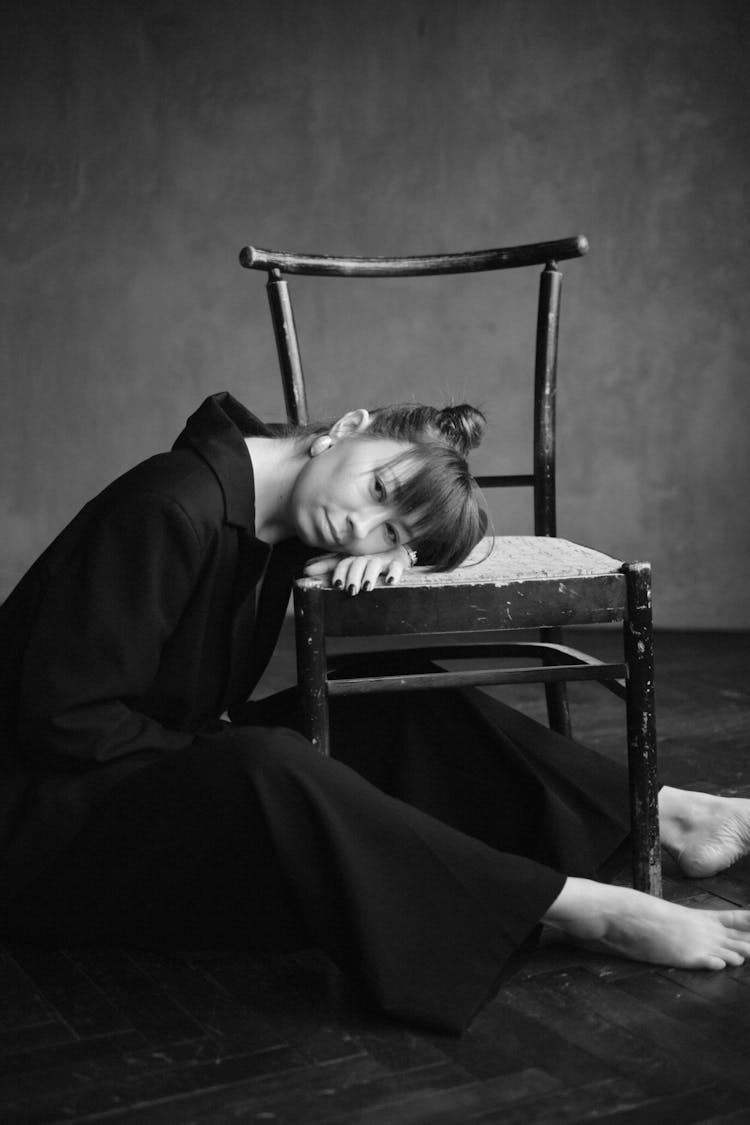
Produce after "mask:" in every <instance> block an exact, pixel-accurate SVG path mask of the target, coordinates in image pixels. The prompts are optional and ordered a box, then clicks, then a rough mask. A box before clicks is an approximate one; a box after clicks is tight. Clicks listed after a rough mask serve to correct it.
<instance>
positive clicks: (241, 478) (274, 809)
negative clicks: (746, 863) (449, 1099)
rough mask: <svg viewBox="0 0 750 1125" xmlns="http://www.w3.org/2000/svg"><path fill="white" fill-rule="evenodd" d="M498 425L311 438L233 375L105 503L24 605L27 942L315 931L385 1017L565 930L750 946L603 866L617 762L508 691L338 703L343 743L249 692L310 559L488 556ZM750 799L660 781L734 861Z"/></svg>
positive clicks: (366, 418)
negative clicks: (490, 464)
mask: <svg viewBox="0 0 750 1125" xmlns="http://www.w3.org/2000/svg"><path fill="white" fill-rule="evenodd" d="M482 421H483V420H482V418H481V415H479V413H478V412H476V411H473V410H472V409H471V408H468V407H457V408H448V409H446V410H444V411H435V410H431V409H429V408H422V407H406V408H400V407H395V408H387V409H385V410H381V411H376V412H374V413H373V414H372V415H370V414H368V412H367V411H364V410H359V411H353V412H350V413H349V414H346V415H344V416H343V417H342V418H341V419H339V421H338V422H336V423H335V424H334V425H333V426H330V427H318V428H316V429H315V428H314V429H313V430H312V431H308V432H299V433H297V432H294V431H289V430H288V429H283V428H279V427H269V426H265V425H264V424H263V423H261V422H260V421H259V420H258V419H257V418H255V417H254V416H253V415H251V414H250V413H249V412H248V411H246V410H245V409H244V407H242V406H240V404H239V403H237V402H236V401H235V400H234V399H232V398H231V396H229V395H227V394H223V395H216V396H213V397H211V398H209V399H207V400H206V402H205V403H204V404H203V405H202V406H201V407H200V408H199V409H198V410H197V411H196V413H195V414H194V415H192V417H191V418H190V419H189V420H188V423H187V425H186V428H185V430H184V431H183V433H182V434H181V435H180V437H179V438H178V440H177V442H176V443H175V446H174V447H173V449H172V451H171V452H169V453H166V454H162V455H159V456H157V457H154V458H151V459H150V460H148V461H146V462H144V463H143V464H142V465H139V466H137V467H136V468H135V469H133V470H131V471H130V472H129V473H126V474H125V475H124V476H123V477H121V478H120V479H119V480H117V481H115V482H114V484H112V485H110V486H109V487H108V488H107V489H105V490H104V492H103V493H101V494H100V495H99V496H98V497H96V498H95V499H94V500H93V501H91V503H90V504H88V505H87V506H86V507H85V508H84V509H83V510H82V512H81V513H80V514H79V515H78V516H77V517H76V519H74V520H73V522H72V523H71V524H70V525H69V526H68V527H67V528H66V529H65V530H64V531H63V532H62V533H61V535H60V536H59V537H58V538H57V539H56V540H55V542H54V543H53V544H52V545H51V547H50V548H49V549H48V550H47V551H46V552H45V553H44V554H43V555H42V556H41V558H40V559H39V560H38V561H37V562H36V563H35V564H34V566H33V567H32V568H31V570H30V571H29V572H28V574H27V575H26V576H25V577H24V578H23V579H22V581H21V583H20V584H19V586H18V587H17V588H16V590H15V591H14V592H13V593H12V594H11V595H10V597H9V598H8V600H7V602H6V603H5V604H4V606H3V607H2V609H0V634H1V635H2V637H3V644H2V657H0V659H1V660H2V664H1V665H0V686H1V690H0V730H2V732H3V735H2V755H3V758H2V770H3V777H4V782H3V787H2V807H1V809H0V813H1V816H0V848H1V852H0V855H1V856H2V859H1V862H0V890H1V891H2V898H3V904H2V905H3V910H2V914H1V915H0V917H1V918H2V923H0V925H1V927H2V933H3V934H4V936H6V937H9V938H13V939H15V940H21V941H30V942H41V943H46V944H84V943H104V942H109V943H117V944H137V945H141V946H143V945H146V946H170V945H172V946H179V947H182V948H186V947H191V948H198V947H212V946H213V947H216V946H231V947H234V948H255V949H258V948H271V949H287V948H290V947H295V946H300V945H304V944H308V945H309V944H317V945H320V946H321V947H322V948H324V949H325V950H326V951H327V952H328V953H329V954H330V956H331V957H332V958H333V959H334V960H336V961H337V962H338V963H339V964H340V965H341V966H343V967H345V968H347V969H348V970H350V971H351V972H352V974H353V975H354V976H355V977H356V978H357V979H358V980H359V981H360V982H362V983H363V984H364V985H365V987H366V988H367V990H368V992H369V994H370V996H371V997H372V998H373V999H374V1001H375V1002H376V1004H377V1005H378V1006H379V1007H380V1009H381V1010H383V1011H387V1012H390V1013H391V1014H393V1015H395V1016H398V1017H400V1018H402V1019H407V1020H411V1021H415V1022H420V1023H424V1024H427V1025H431V1026H434V1027H438V1028H442V1029H444V1030H451V1031H460V1030H462V1029H463V1028H464V1027H465V1026H466V1025H467V1023H468V1022H469V1021H470V1020H471V1017H472V1016H473V1014H474V1012H475V1011H476V1010H477V1009H478V1007H480V1006H481V1004H483V1003H484V1002H485V1001H486V1000H487V999H488V998H489V997H490V996H491V995H492V994H493V992H494V991H495V990H496V988H497V987H498V984H499V982H500V981H501V979H502V976H503V973H504V972H505V971H507V969H508V966H509V964H510V963H511V961H512V958H513V956H514V954H516V953H517V952H518V951H520V950H523V949H524V948H526V947H527V946H528V945H529V944H530V943H532V942H533V940H534V938H535V936H536V935H537V934H538V932H539V928H540V923H542V922H546V923H548V924H550V925H552V926H556V927H558V928H560V929H561V930H563V931H564V932H565V933H567V934H568V935H570V936H571V937H572V938H573V939H575V940H579V941H583V942H588V943H591V942H598V943H600V944H602V945H603V946H604V947H606V948H608V949H611V950H614V951H616V952H619V953H622V954H623V955H625V956H630V957H635V958H638V959H645V960H653V961H656V962H659V963H665V964H674V965H681V966H685V967H691V966H693V967H702V968H720V967H723V966H724V965H728V964H729V965H733V964H739V963H740V962H741V961H742V960H743V959H744V958H745V957H747V956H750V912H747V911H733V912H732V911H727V912H723V913H715V912H702V911H693V910H689V909H687V908H683V907H679V906H674V905H672V904H669V903H664V902H661V901H659V900H655V899H651V898H649V897H648V896H645V895H642V894H639V893H638V892H635V891H632V890H629V889H627V888H619V887H610V886H608V885H606V884H605V883H602V882H598V881H596V880H597V879H601V878H606V877H607V875H608V873H609V872H610V870H612V869H614V868H615V867H616V865H617V863H618V862H619V861H620V860H621V858H622V851H623V847H624V846H625V845H626V841H627V832H628V819H627V798H626V785H625V779H624V777H623V772H622V770H620V769H619V768H618V767H616V766H615V765H612V764H611V763H609V762H606V761H604V760H602V759H600V758H599V757H598V756H596V755H593V754H591V753H590V752H589V751H586V750H584V749H583V748H580V747H579V748H576V751H575V752H574V753H573V754H569V753H567V750H568V749H569V748H568V747H567V744H566V743H565V740H564V739H562V738H560V737H559V736H557V735H555V734H552V733H551V732H549V731H547V730H545V729H544V728H543V727H541V726H539V725H537V724H535V723H533V722H532V721H531V720H529V719H527V718H525V717H523V716H521V715H520V714H519V713H517V712H514V711H512V710H511V709H509V708H507V707H505V706H503V705H502V704H500V703H498V702H496V701H494V700H492V699H490V698H489V697H488V696H486V695H484V694H483V693H481V692H477V691H474V692H461V693H458V692H436V693H429V699H428V698H427V697H426V696H425V695H424V694H422V693H413V694H411V693H410V694H409V695H405V696H399V697H398V698H396V697H393V696H387V697H382V698H379V699H378V700H377V703H373V702H372V701H369V700H368V701H362V700H357V701H356V702H355V701H353V700H352V699H349V700H344V699H342V700H337V701H335V702H336V704H337V706H335V707H334V708H333V709H332V712H333V713H332V737H333V746H334V756H335V759H336V760H334V759H323V758H321V757H320V756H318V755H317V754H315V753H314V752H313V750H312V748H311V747H310V745H309V743H307V742H306V740H305V739H304V738H303V737H302V736H301V735H300V734H299V733H297V731H296V730H295V729H294V727H295V717H294V706H293V698H292V696H291V695H290V694H289V693H284V694H282V695H281V696H278V697H274V698H272V699H271V700H264V701H262V702H261V703H260V704H258V705H255V706H254V705H252V704H247V703H246V702H245V701H246V700H247V699H248V697H249V695H250V693H251V691H252V687H253V685H254V684H255V683H256V682H257V680H258V678H259V677H260V675H261V673H262V671H263V668H264V667H265V664H266V661H267V659H268V656H269V655H270V652H271V651H272V649H273V645H274V644H275V641H276V638H277V635H278V629H279V626H280V622H281V620H282V617H283V614H284V611H285V607H286V604H287V600H288V595H289V588H290V583H291V579H292V576H293V575H294V573H295V572H297V571H298V570H299V569H300V567H301V566H302V565H304V563H305V562H306V561H308V566H309V569H311V570H312V571H314V572H315V573H324V574H330V577H331V580H332V581H333V582H334V583H335V584H337V585H341V586H342V587H346V589H347V591H348V593H350V594H351V595H357V594H360V592H363V593H364V596H366V591H367V589H368V588H369V587H370V586H371V585H372V584H373V583H374V582H375V581H377V580H378V579H380V578H382V580H384V581H386V582H390V581H397V580H398V578H399V577H400V575H401V573H402V572H403V569H404V567H405V566H408V565H410V562H411V561H412V560H411V555H412V553H413V552H414V551H416V552H417V554H418V556H419V561H420V562H421V563H423V564H425V565H430V566H434V567H438V568H440V567H450V566H452V565H455V564H456V563H457V562H459V561H461V559H462V558H463V557H465V555H466V554H467V553H468V551H469V550H470V549H471V548H472V547H473V546H474V545H475V543H476V542H477V541H478V539H479V538H480V537H481V535H482V532H483V529H484V519H483V516H482V512H481V507H480V505H479V500H478V496H477V491H476V488H475V486H474V484H473V482H472V479H471V477H470V474H469V472H468V468H467V465H466V462H465V459H464V455H465V454H466V453H467V452H468V449H469V448H470V447H471V446H473V445H474V444H476V442H477V441H478V440H479V437H480V436H481V426H482ZM320 549H323V550H324V551H326V552H328V554H327V555H326V556H325V557H324V558H323V559H318V560H317V561H314V562H309V558H310V555H311V554H312V553H313V551H320ZM227 711H228V712H229V715H230V718H231V719H232V720H233V721H231V722H229V721H227V720H226V719H224V718H222V716H223V715H224V714H225V713H226V712H227ZM749 806H750V802H747V801H740V800H725V799H722V798H714V797H710V796H707V795H702V794H690V793H682V792H680V791H678V790H674V789H664V790H662V795H661V814H662V833H663V840H664V844H665V846H666V847H667V848H668V849H669V850H670V851H671V852H672V853H673V854H674V855H675V856H676V858H677V861H678V863H680V865H681V866H682V868H683V870H684V871H685V872H686V873H688V874H694V875H701V874H709V873H711V872H712V871H715V870H719V869H720V868H722V867H724V866H726V865H728V864H729V863H731V862H733V861H734V860H735V859H737V858H738V857H739V856H740V855H742V854H744V853H745V852H746V851H747V850H748V849H749V848H750V811H749Z"/></svg>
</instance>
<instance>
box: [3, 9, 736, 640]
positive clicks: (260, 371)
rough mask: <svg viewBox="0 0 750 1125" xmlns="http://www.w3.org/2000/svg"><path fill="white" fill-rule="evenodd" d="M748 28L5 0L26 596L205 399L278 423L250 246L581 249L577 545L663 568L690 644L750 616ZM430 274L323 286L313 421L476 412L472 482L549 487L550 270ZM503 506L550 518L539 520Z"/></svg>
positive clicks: (511, 515)
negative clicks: (486, 431) (561, 244)
mask: <svg viewBox="0 0 750 1125" xmlns="http://www.w3.org/2000/svg"><path fill="white" fill-rule="evenodd" d="M746 10H747V8H746V5H745V4H744V3H741V2H739V0H738V2H736V3H735V2H728V0H712V2H711V3H709V2H708V0H705V2H703V0H701V2H695V0H680V2H669V0H659V2H658V3H655V2H654V0H637V2H628V0H620V2H617V3H613V2H610V0H567V2H566V3H559V0H535V2H534V3H529V2H528V0H315V2H314V0H308V2H305V0H275V2H273V3H271V2H263V3H260V2H254V0H244V2H239V0H236V2H229V0H206V2H204V3H200V2H198V0H119V2H118V0H99V2H87V0H80V2H79V0H68V2H67V3H65V2H63V0H58V2H56V3H49V4H45V3H39V2H34V0H23V2H20V3H19V2H16V0H13V2H10V3H9V2H8V0H6V2H5V3H4V5H3V27H2V29H1V31H2V35H1V40H2V51H3V59H2V81H3V85H4V95H5V101H4V104H5V106H6V109H5V111H4V113H3V123H4V127H3V144H4V149H5V151H4V153H3V168H4V181H3V189H2V222H3V225H4V228H5V229H4V237H3V245H2V261H1V264H0V286H1V287H2V295H3V312H2V316H3V335H2V392H3V408H2V412H1V413H0V431H1V432H0V473H1V479H2V508H1V511H0V520H1V523H0V526H2V537H1V538H0V595H1V594H3V593H5V592H7V590H8V589H9V588H10V586H11V585H12V583H13V582H14V581H15V580H16V579H17V577H18V576H19V575H20V573H21V572H22V570H23V569H24V568H25V566H26V565H28V563H29V562H30V561H31V560H32V558H33V557H34V555H35V554H36V553H37V552H38V550H39V549H41V548H42V547H43V546H44V544H45V543H46V542H47V541H48V539H49V538H50V537H51V536H52V535H53V534H54V533H55V532H56V531H57V530H58V529H59V528H60V527H61V526H62V525H63V523H65V522H66V521H67V520H68V519H69V518H70V517H71V516H72V515H73V513H74V512H75V511H76V510H77V508H78V506H79V505H80V504H81V503H82V502H83V501H84V500H85V499H86V498H87V497H88V496H89V495H91V494H92V493H93V492H94V491H96V490H98V488H99V487H101V486H102V485H103V484H104V483H106V482H107V481H108V480H109V479H111V478H112V477H113V476H114V475H115V474H117V473H118V472H120V471H121V470H122V469H124V468H126V467H127V466H129V465H130V464H132V463H133V462H135V461H136V460H138V459H140V458H142V457H144V456H146V455H148V454H150V453H152V452H154V451H155V450H157V449H160V448H163V447H164V446H165V445H167V444H168V443H169V442H171V440H172V438H173V436H174V435H175V433H176V432H177V431H178V430H179V428H180V426H181V424H182V420H183V418H184V416H185V415H186V414H187V413H188V412H189V411H190V410H191V409H192V407H193V405H194V404H195V403H196V402H197V401H198V400H200V399H201V398H202V397H203V396H204V395H206V394H208V393H210V392H211V391H213V390H220V389H224V388H227V389H229V390H231V391H233V392H234V393H235V394H237V395H238V396H239V397H241V398H243V399H244V400H245V401H246V402H247V403H248V404H249V405H250V406H251V408H254V409H255V410H256V411H258V412H259V413H261V414H266V415H267V416H269V417H278V416H280V414H281V409H282V407H281V396H280V392H279V389H278V381H277V375H276V368H275V358H274V354H273V341H272V336H271V331H270V328H269V325H268V320H267V313H266V304H265V295H264V292H263V282H262V278H261V276H260V275H255V274H249V273H246V272H244V271H242V270H241V269H240V268H239V266H238V264H237V252H238V250H239V248H240V246H241V245H243V244H244V243H246V242H256V243H258V244H259V245H266V246H272V247H277V246H279V247H283V248H288V249H298V250H308V251H316V250H324V251H328V252H343V253H354V254H378V253H380V254H388V253H397V252H415V253H420V252H428V251H432V250H438V249H471V248H477V247H482V246H492V245H508V244H512V243H515V242H523V241H529V240H534V239H541V238H548V237H553V238H554V237H560V236H564V235H569V234H576V233H579V232H582V233H585V234H586V235H588V237H589V239H590V241H591V246H592V251H591V254H590V256H589V257H588V258H587V259H584V260H583V261H582V262H575V263H571V264H569V265H568V266H567V267H566V283H565V293H564V308H563V330H562V334H561V349H562V351H561V372H560V378H561V387H560V396H559V421H560V436H561V443H562V450H561V462H560V474H559V487H560V530H561V533H562V534H565V535H567V536H569V537H571V538H577V539H579V540H581V541H583V542H589V543H592V544H595V545H598V546H600V547H602V548H603V549H605V550H608V551H610V552H611V553H613V554H616V555H619V556H622V557H641V558H650V559H651V560H652V561H653V563H654V567H655V584H656V615H657V622H658V623H659V624H661V625H669V626H685V625H699V626H705V627H736V626H744V627H748V626H750V597H749V595H748V582H747V576H746V570H747V558H748V548H749V547H750V519H748V503H747V499H746V493H747V484H748V480H750V471H749V469H750V464H749V462H750V456H749V454H748V442H747V437H746V434H747V426H748V421H749V420H750V402H749V398H750V390H749V387H750V381H749V380H748V378H747V372H748V332H747V324H746V322H747V311H746V308H747V298H746V290H747V285H746V259H747V250H748V238H747V235H748V215H747V195H746V186H747V169H748V131H747V105H748V102H747V95H748V65H747V58H748V42H747V40H748V36H747V30H748V17H747V15H746V14H745V12H746ZM419 284H420V283H414V282H409V281H403V282H398V283H395V285H394V286H393V288H392V289H389V288H388V287H387V284H386V283H382V282H380V283H378V282H359V283H354V284H353V285H351V286H350V287H349V289H348V290H345V286H344V285H343V284H342V283H341V282H317V283H313V282H310V281H300V282H298V283H296V284H295V290H296V292H297V295H298V300H299V309H298V320H299V327H300V332H301V335H302V341H303V349H304V351H303V354H304V357H305V361H306V368H307V370H308V374H309V377H310V381H311V387H312V393H313V401H314V403H315V404H316V406H317V407H318V408H319V411H318V412H319V413H320V414H322V415H327V414H330V413H335V412H336V411H337V410H339V409H343V408H345V407H348V406H352V405H358V404H363V405H368V404H372V403H377V402H379V401H385V400H391V399H394V398H402V397H414V398H425V399H428V400H434V399H437V400H443V399H444V398H446V397H448V396H449V395H455V396H457V397H469V398H470V399H473V400H474V401H477V402H479V403H480V404H481V405H483V406H484V407H485V409H486V410H487V412H488V414H489V416H490V419H491V423H492V429H493V432H494V433H495V434H496V436H497V449H496V456H495V459H494V461H492V460H491V458H490V457H489V452H487V453H485V454H483V455H482V456H481V457H480V458H478V459H477V468H478V469H480V470H486V469H489V468H490V465H491V464H492V463H494V464H496V465H498V466H499V467H502V468H509V469H512V468H513V466H514V465H518V464H519V461H520V471H523V470H525V469H526V468H527V467H528V456H527V453H526V437H527V432H528V426H529V419H530V407H529V405H528V403H527V401H526V397H525V388H526V385H527V383H528V372H529V356H530V349H529V345H530V339H531V332H532V330H533V312H532V311H531V310H530V307H529V300H530V299H531V300H532V302H533V291H534V288H535V279H531V280H530V281H529V282H528V283H522V284H521V285H520V289H519V285H518V283H517V282H514V281H513V280H512V279H510V278H509V277H507V276H504V275H498V276H497V277H496V278H495V279H488V278H468V279H466V280H465V281H463V282H461V281H460V280H459V281H453V282H451V283H443V282H437V281H432V280H431V281H427V282H421V289H420V288H419V287H418V286H419ZM338 322H340V327H337V323H338ZM517 471H518V470H517ZM496 519H497V525H498V529H499V530H501V531H525V530H528V527H529V521H528V517H527V515H526V508H525V500H524V501H523V502H522V498H521V497H511V495H510V494H504V495H503V497H502V501H501V503H500V504H499V505H496Z"/></svg>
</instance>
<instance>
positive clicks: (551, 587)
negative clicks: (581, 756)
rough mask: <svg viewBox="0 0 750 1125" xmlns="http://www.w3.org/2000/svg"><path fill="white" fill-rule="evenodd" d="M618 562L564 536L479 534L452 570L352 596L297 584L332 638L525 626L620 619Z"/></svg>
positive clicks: (310, 581)
mask: <svg viewBox="0 0 750 1125" xmlns="http://www.w3.org/2000/svg"><path fill="white" fill-rule="evenodd" d="M622 566H623V564H622V562H621V561H620V560H618V559H614V558H611V557H610V556H609V555H604V554H602V553H601V552H600V551H594V550H592V549H591V548H589V547H584V546H581V545H580V544H578V543H571V542H570V541H569V540H567V539H555V538H551V537H547V536H535V535H511V536H496V537H495V538H494V539H493V538H487V539H484V540H482V542H481V543H480V544H479V545H478V546H477V548H476V549H475V550H474V551H473V552H472V554H471V555H470V556H469V558H468V559H467V560H466V562H465V563H464V564H463V565H462V566H460V567H457V568H456V569H455V570H452V571H448V572H447V573H435V572H432V571H430V570H427V569H423V568H421V567H415V568H414V570H409V571H407V572H406V573H405V574H404V575H403V577H402V579H401V581H400V582H399V583H398V584H397V585H395V586H386V585H384V584H383V583H382V582H379V583H378V584H377V586H376V587H375V588H374V589H373V590H372V591H370V592H369V593H368V594H366V595H359V596H358V597H354V598H350V597H348V596H347V595H346V594H344V593H343V592H340V591H336V590H333V589H331V587H330V586H329V585H328V583H327V582H326V581H324V580H323V579H317V578H305V579H300V580H299V582H298V583H297V585H298V586H299V587H300V588H302V589H306V590H312V589H314V588H317V589H318V590H319V591H320V596H321V598H322V602H323V612H324V613H325V617H326V629H327V631H328V632H329V633H330V634H331V635H332V636H336V635H338V636H347V635H356V634H363V633H365V632H369V633H371V634H372V635H380V634H385V633H392V632H400V633H405V634H407V633H416V632H425V633H431V632H460V631H464V630H473V629H480V630H482V629H484V630H489V629H526V628H530V627H531V628H536V627H556V626H559V625H564V624H567V625H570V624H583V623H593V622H604V621H619V620H622V617H623V613H624V609H625V604H626V590H625V577H624V574H623V572H622Z"/></svg>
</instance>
